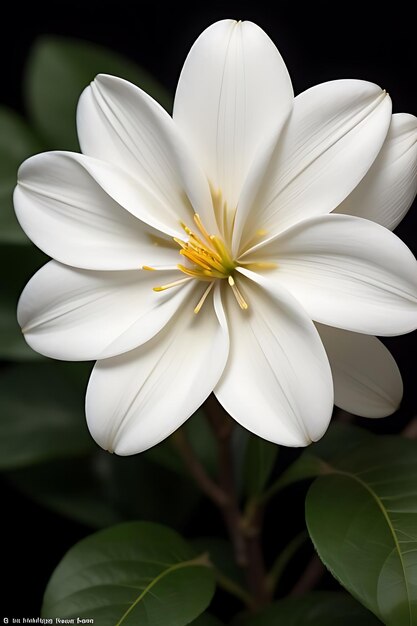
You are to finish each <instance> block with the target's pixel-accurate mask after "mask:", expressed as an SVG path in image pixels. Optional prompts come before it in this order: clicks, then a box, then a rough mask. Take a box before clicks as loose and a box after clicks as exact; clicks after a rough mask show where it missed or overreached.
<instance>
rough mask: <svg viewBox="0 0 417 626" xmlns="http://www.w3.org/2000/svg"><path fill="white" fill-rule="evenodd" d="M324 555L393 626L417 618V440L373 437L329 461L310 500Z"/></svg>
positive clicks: (314, 533)
mask: <svg viewBox="0 0 417 626" xmlns="http://www.w3.org/2000/svg"><path fill="white" fill-rule="evenodd" d="M306 519H307V526H308V530H309V533H310V536H311V538H312V540H313V542H314V544H315V546H316V549H317V551H318V553H319V556H320V558H321V559H322V561H323V562H324V564H325V565H326V566H327V567H328V568H329V569H330V571H331V572H332V573H333V575H334V576H335V577H336V578H337V579H338V580H339V581H340V582H341V583H342V585H344V586H345V587H346V589H347V590H348V591H349V592H350V593H351V594H352V595H353V596H354V597H356V598H357V599H358V600H359V601H360V602H362V603H363V604H364V605H365V606H366V607H368V608H369V609H370V610H371V611H373V612H374V613H375V615H377V617H379V618H380V619H381V620H382V621H383V623H384V624H387V626H412V625H415V624H417V575H416V572H417V443H416V442H414V441H409V440H406V439H403V438H401V437H375V436H373V435H368V437H367V439H366V441H364V442H362V443H358V444H357V445H356V446H355V447H353V448H352V447H351V448H350V450H349V451H348V452H347V453H346V454H343V452H340V454H339V456H335V457H334V458H333V459H332V461H331V463H329V462H327V469H326V475H324V476H321V477H319V478H318V479H317V480H316V481H315V482H314V483H313V485H312V486H311V488H310V490H309V492H308V495H307V501H306Z"/></svg>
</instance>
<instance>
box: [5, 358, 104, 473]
mask: <svg viewBox="0 0 417 626" xmlns="http://www.w3.org/2000/svg"><path fill="white" fill-rule="evenodd" d="M71 367H74V366H73V365H70V364H64V363H60V364H57V363H55V364H54V365H52V364H50V363H39V364H36V365H35V364H33V365H29V364H27V365H21V366H13V367H10V368H8V369H4V370H3V372H2V376H1V378H0V397H1V398H2V413H1V416H0V469H3V470H4V469H14V468H17V467H24V466H27V465H30V464H34V463H40V462H42V461H45V460H46V459H55V458H60V457H68V456H78V455H82V454H86V453H87V452H88V451H89V450H91V449H92V448H93V444H92V440H91V437H90V435H89V434H88V430H87V425H86V422H85V418H84V389H83V385H81V384H80V385H76V384H75V382H74V381H73V380H70V379H68V377H67V376H66V372H67V371H68V369H70V368H71ZM75 367H76V366H75Z"/></svg>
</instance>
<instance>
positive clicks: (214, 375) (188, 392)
mask: <svg viewBox="0 0 417 626" xmlns="http://www.w3.org/2000/svg"><path fill="white" fill-rule="evenodd" d="M214 291H215V294H214V300H215V305H214V306H213V298H212V296H211V294H210V296H209V298H207V300H206V302H205V304H204V306H203V308H202V309H201V311H200V313H199V314H198V315H195V314H194V313H193V306H195V303H193V302H189V303H187V304H186V305H185V306H184V307H183V308H182V309H181V311H180V312H179V314H178V315H176V316H175V319H173V320H172V321H171V322H170V323H169V324H168V325H167V326H166V327H165V328H164V329H163V330H162V331H161V332H160V333H159V334H158V335H157V336H156V337H154V338H153V339H151V341H149V342H148V343H146V344H145V345H143V346H141V347H140V348H138V349H136V350H133V351H132V352H128V353H127V354H124V355H122V356H119V357H115V358H113V359H106V360H104V361H99V362H98V363H97V364H96V366H95V368H94V370H93V372H92V375H91V378H90V382H89V385H88V389H87V399H86V411H87V421H88V426H89V429H90V431H91V434H92V436H93V437H94V439H95V440H96V441H97V443H98V444H99V445H100V446H102V447H103V448H105V449H107V450H111V451H114V452H116V453H117V454H121V455H128V454H136V453H137V452H142V451H143V450H146V449H147V448H150V447H151V446H153V445H155V444H157V443H159V442H160V441H162V440H163V439H165V438H166V437H168V436H169V435H170V434H171V433H172V432H173V431H174V430H176V429H177V428H178V427H179V426H181V424H182V423H183V422H184V421H185V420H186V419H187V418H188V417H189V416H190V415H191V414H192V413H194V411H195V410H196V409H197V408H198V407H199V406H200V405H201V404H202V402H204V400H205V399H206V398H207V396H208V395H209V394H210V393H211V391H212V390H213V387H214V386H215V385H216V383H217V381H218V379H219V377H220V376H221V373H222V371H223V368H224V366H225V363H226V360H227V354H228V334H227V329H226V325H225V320H224V314H223V311H222V308H221V303H220V298H219V295H218V293H217V289H216V290H214ZM219 322H220V323H219Z"/></svg>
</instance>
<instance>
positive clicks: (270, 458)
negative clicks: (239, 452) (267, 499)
mask: <svg viewBox="0 0 417 626" xmlns="http://www.w3.org/2000/svg"><path fill="white" fill-rule="evenodd" d="M278 450H279V447H278V446H277V445H275V444H274V443H271V442H270V441H266V440H265V439H261V437H257V436H256V435H251V436H250V437H249V441H248V444H247V447H246V454H245V461H244V470H243V471H244V477H243V479H244V484H245V486H246V495H247V496H248V497H249V498H250V497H253V496H257V495H259V494H261V493H262V491H263V489H264V487H265V485H266V483H267V482H268V478H269V477H270V475H271V472H272V470H273V469H274V464H275V461H276V458H277V454H278Z"/></svg>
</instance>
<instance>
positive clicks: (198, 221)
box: [194, 213, 210, 243]
mask: <svg viewBox="0 0 417 626" xmlns="http://www.w3.org/2000/svg"><path fill="white" fill-rule="evenodd" d="M194 221H195V223H196V224H197V228H198V230H199V231H200V233H201V234H202V235H203V237H204V239H205V240H206V241H207V243H210V235H209V234H208V232H207V231H206V229H205V228H204V225H203V222H202V221H201V218H200V216H199V214H198V213H194Z"/></svg>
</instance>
